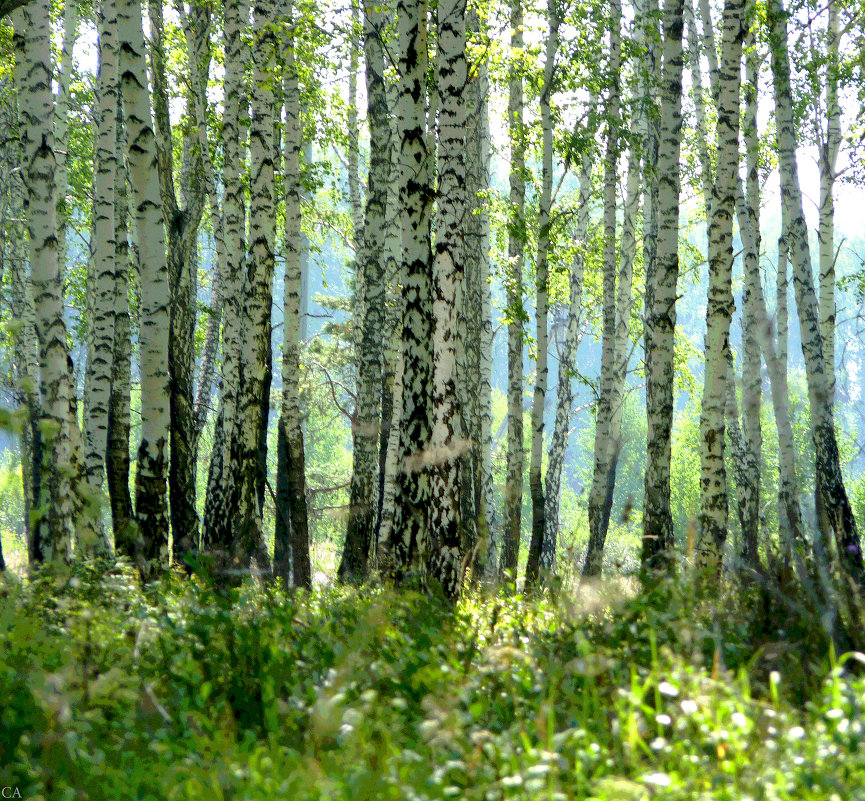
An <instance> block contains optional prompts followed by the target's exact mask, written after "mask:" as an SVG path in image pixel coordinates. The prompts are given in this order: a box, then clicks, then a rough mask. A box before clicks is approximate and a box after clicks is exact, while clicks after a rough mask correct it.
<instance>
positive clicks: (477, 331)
mask: <svg viewBox="0 0 865 801" xmlns="http://www.w3.org/2000/svg"><path fill="white" fill-rule="evenodd" d="M468 24H469V27H470V28H471V30H472V31H473V32H477V33H480V32H481V22H480V19H479V18H478V14H477V12H476V11H475V10H474V9H470V10H469V16H468ZM489 91H490V86H489V70H488V67H487V62H486V58H485V57H484V56H483V55H482V56H481V57H480V58H479V60H478V61H476V62H475V63H474V64H472V65H471V67H470V69H469V85H468V89H467V94H468V97H469V105H470V108H471V112H470V116H469V122H468V133H467V142H466V148H467V164H466V187H467V195H466V202H467V204H468V207H467V210H466V217H467V223H466V225H467V227H468V231H469V232H468V234H467V236H466V274H467V282H468V285H469V286H470V290H469V293H468V295H467V303H466V304H465V308H466V315H465V316H466V322H467V324H468V326H469V337H468V342H467V348H468V352H469V355H468V357H467V361H468V363H469V364H470V368H469V371H468V374H467V376H466V385H467V387H468V390H469V393H470V396H471V398H472V404H473V405H472V411H471V415H472V421H473V422H472V426H473V428H472V432H471V435H470V438H471V442H472V448H473V455H472V465H473V472H474V482H475V486H474V512H475V518H476V519H475V530H476V533H477V540H478V544H477V546H476V548H477V552H476V557H475V563H474V575H475V576H477V577H481V576H483V577H486V578H488V579H492V578H494V577H495V574H496V571H497V569H498V555H499V550H500V540H501V538H500V532H499V530H498V528H497V526H496V509H495V503H494V500H493V489H494V487H493V471H492V347H493V321H492V299H491V293H490V215H489V206H488V201H487V199H486V198H485V197H484V196H483V195H484V193H486V192H487V190H488V189H489V185H490V120H489V102H488V101H489Z"/></svg>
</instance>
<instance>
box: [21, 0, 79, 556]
mask: <svg viewBox="0 0 865 801" xmlns="http://www.w3.org/2000/svg"><path fill="white" fill-rule="evenodd" d="M50 25H51V22H50V14H49V4H48V2H47V0H35V2H33V3H32V4H30V5H28V6H25V7H24V8H22V9H20V10H19V11H18V12H17V14H16V17H15V26H14V33H13V37H14V40H13V44H14V48H15V61H16V75H17V82H18V86H19V91H20V99H19V125H18V127H19V132H20V137H21V161H22V167H23V169H22V179H23V182H24V188H25V192H24V210H25V216H26V224H27V234H28V239H29V256H30V282H31V292H32V297H33V304H34V311H35V318H34V324H35V325H34V327H35V330H36V333H37V335H38V339H39V370H40V376H41V386H42V403H41V409H40V420H39V426H40V432H41V437H42V450H43V459H42V465H41V482H40V498H39V505H40V507H41V517H40V518H39V519H38V521H37V524H36V530H35V531H34V543H33V549H32V553H33V556H34V561H36V562H42V561H52V560H55V559H60V560H63V559H68V558H70V556H71V554H72V548H73V542H74V539H75V536H76V533H83V532H82V531H81V525H80V523H81V521H80V520H79V519H78V518H79V515H80V514H81V512H82V507H83V497H82V489H83V487H82V484H83V478H84V476H83V468H84V465H83V461H82V453H81V441H80V432H79V430H78V425H77V420H75V412H74V409H75V393H74V388H73V384H72V376H71V373H70V368H69V352H68V349H67V345H66V325H65V323H64V318H63V300H62V297H61V292H60V286H61V272H60V259H59V256H58V253H57V205H56V197H55V170H56V163H57V162H56V157H55V152H54V132H53V130H52V126H53V123H54V97H53V95H52V93H51V76H52V72H51V28H50ZM82 544H83V543H82Z"/></svg>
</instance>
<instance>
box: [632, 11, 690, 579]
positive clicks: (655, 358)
mask: <svg viewBox="0 0 865 801" xmlns="http://www.w3.org/2000/svg"><path fill="white" fill-rule="evenodd" d="M683 10H684V4H683V2H682V0H666V2H665V3H664V18H663V19H664V45H663V52H664V59H663V76H662V80H661V87H662V93H661V125H660V132H659V142H658V160H657V173H656V175H657V182H658V240H657V254H656V257H655V263H654V265H653V268H652V269H653V274H652V275H651V276H647V292H646V317H645V326H646V329H647V337H646V412H647V421H648V432H647V439H646V478H645V496H644V505H643V554H642V564H643V567H644V568H653V567H655V566H657V565H659V563H661V562H662V561H663V560H664V559H665V555H669V553H670V552H671V550H672V548H673V517H672V512H671V509H670V437H671V434H672V427H673V385H674V379H675V371H674V367H673V346H674V332H675V329H676V284H677V282H678V277H679V187H680V184H681V176H680V164H679V154H680V150H681V143H682V130H681V129H682V123H681V120H682V23H683Z"/></svg>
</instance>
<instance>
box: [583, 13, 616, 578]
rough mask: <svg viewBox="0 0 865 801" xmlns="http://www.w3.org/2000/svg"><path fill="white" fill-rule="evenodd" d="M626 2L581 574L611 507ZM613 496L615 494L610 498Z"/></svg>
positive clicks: (607, 177)
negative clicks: (586, 541)
mask: <svg viewBox="0 0 865 801" xmlns="http://www.w3.org/2000/svg"><path fill="white" fill-rule="evenodd" d="M621 27H622V5H621V3H620V2H619V0H612V2H611V3H610V47H609V59H610V60H609V66H608V70H609V74H608V85H609V96H608V98H607V103H606V109H605V114H604V116H605V117H606V126H607V132H606V133H607V135H606V154H605V159H604V255H603V264H604V266H603V280H602V287H603V303H604V311H603V335H602V339H601V377H600V384H599V394H598V405H597V410H596V414H595V449H594V470H593V472H592V488H591V490H590V493H589V544H588V549H587V551H586V561H585V563H584V565H583V577H584V578H585V577H593V576H600V574H601V563H602V561H603V556H604V540H605V539H606V536H607V525H608V523H609V519H610V509H609V508H606V502H605V500H606V496H607V491H606V488H607V481H608V478H607V474H608V471H609V469H610V455H611V453H610V439H611V435H612V432H611V430H610V425H611V422H612V416H613V403H614V398H613V395H614V388H613V385H614V383H615V374H616V358H617V356H616V190H617V188H618V161H619V115H620V113H621V95H620V84H621V68H622V38H621ZM610 501H611V502H612V497H611V498H610Z"/></svg>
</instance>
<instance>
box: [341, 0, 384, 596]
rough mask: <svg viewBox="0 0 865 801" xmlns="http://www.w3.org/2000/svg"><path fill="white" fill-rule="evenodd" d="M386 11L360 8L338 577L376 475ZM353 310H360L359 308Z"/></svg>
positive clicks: (361, 561) (361, 543)
mask: <svg viewBox="0 0 865 801" xmlns="http://www.w3.org/2000/svg"><path fill="white" fill-rule="evenodd" d="M385 21H386V17H385V14H384V9H383V8H382V7H381V6H380V5H375V3H373V2H371V0H365V5H364V31H363V42H364V61H365V63H366V93H367V103H368V106H367V119H368V121H369V129H370V145H369V176H368V186H367V193H366V216H365V220H364V230H363V234H362V236H363V247H362V248H361V249H359V251H358V257H362V259H363V262H362V263H360V262H358V264H357V273H358V275H359V276H361V277H362V280H361V281H360V282H359V285H360V286H361V287H362V289H363V292H364V297H363V298H362V302H361V305H360V309H361V310H362V312H363V317H362V318H359V319H358V324H359V326H360V332H359V333H360V336H359V339H358V348H357V365H358V366H357V405H356V407H355V417H354V420H353V425H352V442H353V448H352V458H353V466H352V476H351V494H350V500H349V504H350V506H349V512H348V525H347V528H346V535H345V546H344V548H343V553H342V561H341V562H340V566H339V577H340V579H341V580H343V581H360V580H362V579H363V578H365V577H366V574H367V564H368V560H369V553H370V547H371V545H372V541H373V534H374V529H375V520H376V510H377V507H378V498H377V490H378V487H377V483H378V482H377V478H378V470H377V468H378V460H379V450H380V446H381V443H380V433H381V419H382V395H381V390H382V360H383V356H384V353H383V351H384V342H385V332H384V312H385V300H386V297H385V296H386V292H385V290H386V284H385V274H384V262H385V252H384V245H385V240H386V231H387V215H388V213H389V212H392V211H393V210H392V209H390V208H389V207H388V203H387V201H388V183H389V180H390V156H391V135H390V121H389V119H388V114H389V112H388V106H387V91H386V86H385V80H384V67H385V62H384V48H383V46H382V36H383V29H384V25H385ZM355 313H356V314H357V313H358V311H357V310H356V312H355Z"/></svg>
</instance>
